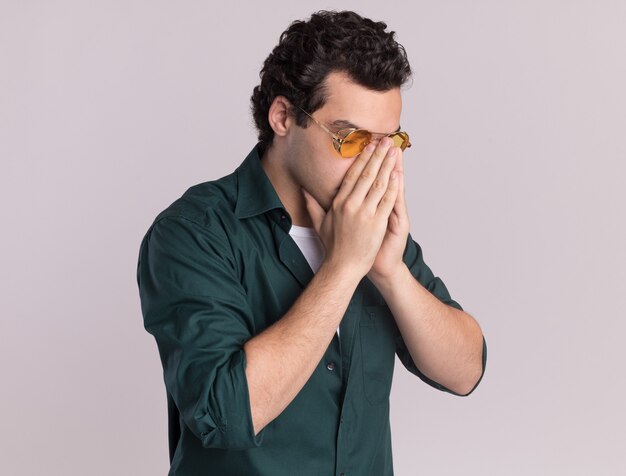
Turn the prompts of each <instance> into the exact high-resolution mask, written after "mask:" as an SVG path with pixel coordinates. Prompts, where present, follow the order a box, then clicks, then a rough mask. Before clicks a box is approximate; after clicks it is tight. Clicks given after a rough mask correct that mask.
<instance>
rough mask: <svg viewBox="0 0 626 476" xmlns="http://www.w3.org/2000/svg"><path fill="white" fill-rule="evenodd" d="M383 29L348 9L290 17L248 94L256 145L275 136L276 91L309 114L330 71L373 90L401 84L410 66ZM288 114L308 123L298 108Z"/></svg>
mask: <svg viewBox="0 0 626 476" xmlns="http://www.w3.org/2000/svg"><path fill="white" fill-rule="evenodd" d="M386 28H387V24H386V23H384V22H382V21H381V22H374V21H372V20H370V19H369V18H364V17H362V16H360V15H358V14H357V13H355V12H351V11H340V12H337V11H327V10H321V11H319V12H316V13H314V14H313V15H311V18H310V19H309V20H308V21H301V20H296V21H294V22H292V23H291V25H289V28H287V30H285V31H284V32H283V33H282V34H281V35H280V39H279V42H278V45H276V47H275V48H274V50H273V51H272V52H271V53H270V55H269V56H268V57H267V59H266V60H265V62H264V63H263V68H262V69H261V72H260V73H259V76H260V77H261V84H259V85H258V86H256V87H255V88H254V90H253V93H252V97H251V98H250V101H251V110H252V116H253V118H254V122H255V124H256V128H257V130H258V138H259V142H260V148H261V150H265V149H266V148H267V147H268V146H269V145H270V144H271V143H272V140H273V138H274V131H273V130H272V128H271V126H270V124H269V121H268V119H267V115H268V112H269V108H270V105H271V104H272V101H273V100H274V98H276V96H285V97H286V98H287V99H288V100H289V101H290V102H291V104H293V105H294V106H300V107H301V108H303V109H305V110H306V111H308V112H310V113H313V111H316V110H317V109H319V108H321V107H322V106H323V105H324V104H325V102H326V95H325V90H324V80H325V79H326V77H327V76H328V74H329V73H330V72H335V71H337V72H344V73H347V74H348V76H349V77H350V78H351V79H352V80H353V81H354V82H356V83H357V84H360V85H362V86H364V87H366V88H368V89H371V90H375V91H387V90H389V89H393V88H395V87H400V86H402V85H403V84H404V83H405V82H406V81H407V80H408V79H409V78H410V77H411V74H412V73H411V67H410V65H409V61H408V59H407V56H406V52H405V50H404V47H403V46H402V45H400V44H399V43H397V42H396V40H395V39H394V34H395V32H393V31H391V32H387V31H385V29H386ZM291 114H294V116H295V119H296V124H298V125H299V126H300V127H304V128H306V127H307V126H308V124H309V118H308V116H306V114H304V113H303V112H302V111H300V110H299V109H296V108H294V109H292V111H291Z"/></svg>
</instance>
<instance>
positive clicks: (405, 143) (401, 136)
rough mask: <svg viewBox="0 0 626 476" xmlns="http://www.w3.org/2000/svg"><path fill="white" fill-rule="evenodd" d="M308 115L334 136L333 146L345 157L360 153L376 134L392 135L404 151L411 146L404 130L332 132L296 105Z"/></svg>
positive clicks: (353, 129) (394, 142)
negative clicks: (390, 131) (388, 131)
mask: <svg viewBox="0 0 626 476" xmlns="http://www.w3.org/2000/svg"><path fill="white" fill-rule="evenodd" d="M296 107H297V108H298V109H300V110H301V111H302V112H304V113H305V114H306V115H307V116H309V117H310V118H311V119H313V121H315V123H316V124H317V125H318V126H320V127H321V128H322V129H324V130H325V131H326V132H327V133H328V134H330V135H331V136H332V138H333V146H334V147H335V150H336V151H337V152H338V153H339V155H340V156H341V157H343V158H345V159H348V158H350V157H354V156H356V155H359V154H360V153H361V151H362V150H363V149H364V148H365V146H366V145H367V144H369V143H370V142H371V141H372V138H373V137H374V136H382V137H391V139H392V140H393V145H394V146H396V147H400V149H402V150H403V151H404V149H406V148H407V147H411V142H410V141H409V135H408V134H407V133H406V132H404V131H396V132H392V133H385V132H370V131H368V130H365V129H355V128H348V129H342V130H340V131H338V132H337V133H336V134H335V133H334V132H332V131H331V130H330V129H328V127H326V126H325V125H324V124H322V123H321V122H319V121H318V120H317V119H315V118H314V117H313V116H312V115H311V114H309V113H308V112H306V111H305V110H304V109H302V108H301V107H300V106H296Z"/></svg>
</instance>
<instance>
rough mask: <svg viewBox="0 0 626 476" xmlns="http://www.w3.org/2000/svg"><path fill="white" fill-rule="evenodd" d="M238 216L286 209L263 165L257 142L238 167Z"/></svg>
mask: <svg viewBox="0 0 626 476" xmlns="http://www.w3.org/2000/svg"><path fill="white" fill-rule="evenodd" d="M236 173H237V205H236V206H235V215H236V216H237V218H248V217H251V216H255V215H260V214H261V213H264V212H266V211H268V210H273V209H275V208H282V209H285V206H284V205H283V203H282V202H281V201H280V198H279V197H278V194H277V193H276V189H274V186H273V185H272V182H270V179H269V177H268V176H267V174H266V173H265V169H264V168H263V167H262V166H261V157H260V155H259V144H258V143H257V144H256V145H255V146H254V147H253V148H252V150H251V151H250V153H249V154H248V156H247V157H246V158H245V159H244V161H243V162H242V163H241V164H240V165H239V167H237V169H236Z"/></svg>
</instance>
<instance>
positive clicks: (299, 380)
mask: <svg viewBox="0 0 626 476" xmlns="http://www.w3.org/2000/svg"><path fill="white" fill-rule="evenodd" d="M360 279H361V277H358V276H355V275H354V273H351V272H350V270H349V269H346V268H345V267H340V266H334V265H332V264H330V263H329V262H324V263H323V264H322V266H321V267H320V268H319V270H318V271H317V273H316V274H315V275H314V276H313V278H312V279H311V282H310V283H309V285H308V286H307V287H306V289H305V290H304V291H303V292H302V294H300V296H298V299H296V301H295V302H294V304H293V306H292V307H291V308H290V309H289V311H288V312H287V313H286V314H285V315H284V316H283V317H282V318H281V319H279V320H278V321H277V322H276V323H274V324H273V325H271V326H270V327H268V328H267V329H265V330H264V331H263V332H261V333H259V334H258V335H256V336H255V337H253V338H252V339H250V340H249V341H248V342H246V343H245V345H244V351H245V353H246V361H247V364H246V378H247V380H248V390H249V393H250V407H251V412H252V421H253V425H254V433H255V435H256V434H258V432H259V431H261V429H262V428H264V427H265V426H266V425H267V424H268V423H269V422H271V421H272V420H273V419H274V418H276V417H277V416H278V415H280V413H282V411H283V410H284V409H285V408H286V407H287V405H289V403H290V402H291V401H292V400H293V399H294V398H295V397H296V395H297V394H298V392H300V390H301V389H302V387H303V386H304V384H305V383H306V382H307V381H308V379H309V377H310V376H311V374H312V373H313V371H314V370H315V367H316V366H317V364H318V363H319V361H320V360H321V358H322V356H323V355H324V352H325V351H326V349H327V348H328V345H329V344H330V342H331V340H332V339H333V337H334V334H335V332H336V331H337V327H338V326H339V323H340V322H341V319H342V317H343V315H344V313H345V310H346V308H347V307H348V303H349V302H350V299H351V297H352V295H353V294H354V291H355V289H356V287H357V285H358V283H359V281H360Z"/></svg>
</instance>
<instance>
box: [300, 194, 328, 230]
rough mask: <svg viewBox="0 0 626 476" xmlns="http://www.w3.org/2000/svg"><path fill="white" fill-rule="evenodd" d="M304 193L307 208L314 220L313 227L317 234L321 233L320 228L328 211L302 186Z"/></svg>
mask: <svg viewBox="0 0 626 476" xmlns="http://www.w3.org/2000/svg"><path fill="white" fill-rule="evenodd" d="M300 190H302V194H303V195H304V203H305V205H306V209H307V211H308V212H309V215H310V216H311V221H312V222H313V227H314V228H315V231H316V232H317V234H318V235H319V234H320V228H321V227H322V222H323V221H324V217H325V216H326V212H325V211H324V209H323V208H322V207H321V205H320V204H319V203H318V202H317V200H315V198H314V197H313V195H311V194H310V193H309V192H307V191H306V190H305V189H304V187H301V188H300Z"/></svg>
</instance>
